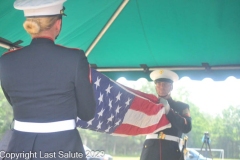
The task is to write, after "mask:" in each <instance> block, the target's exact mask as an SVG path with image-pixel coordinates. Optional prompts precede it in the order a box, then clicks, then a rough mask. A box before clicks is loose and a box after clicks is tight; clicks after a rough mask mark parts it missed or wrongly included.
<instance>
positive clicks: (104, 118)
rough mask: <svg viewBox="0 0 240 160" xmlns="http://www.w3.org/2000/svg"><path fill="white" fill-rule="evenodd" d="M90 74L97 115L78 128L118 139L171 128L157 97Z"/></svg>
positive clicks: (81, 122)
mask: <svg viewBox="0 0 240 160" xmlns="http://www.w3.org/2000/svg"><path fill="white" fill-rule="evenodd" d="M91 74H92V75H91V76H92V82H93V88H94V94H95V101H96V104H97V108H96V113H95V117H94V118H93V119H92V120H90V121H88V122H86V121H83V120H81V119H79V118H78V121H77V126H78V127H81V128H84V129H90V130H94V131H98V132H104V133H107V134H112V135H118V136H137V135H146V134H151V133H155V132H158V131H160V130H163V129H166V128H170V127H171V124H170V123H169V121H168V119H167V118H166V115H165V110H164V108H163V107H164V106H163V104H158V98H157V97H156V96H154V95H152V94H146V93H143V92H140V91H137V90H134V89H131V88H128V87H126V86H123V85H121V84H119V83H117V82H114V81H113V80H111V79H109V78H108V77H106V76H105V75H103V74H102V73H100V72H97V71H96V70H94V69H91Z"/></svg>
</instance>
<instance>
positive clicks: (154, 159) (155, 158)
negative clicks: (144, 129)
mask: <svg viewBox="0 0 240 160" xmlns="http://www.w3.org/2000/svg"><path fill="white" fill-rule="evenodd" d="M150 77H151V79H152V80H153V81H154V82H155V84H156V92H157V93H158V96H159V101H160V103H165V104H166V103H168V104H169V105H165V110H166V116H167V119H168V120H169V122H170V123H171V125H172V127H171V128H168V129H165V130H163V131H160V132H158V133H155V134H150V135H147V136H146V140H145V142H144V145H143V149H142V153H141V157H140V160H184V154H183V152H184V151H183V150H182V148H181V146H182V145H183V144H182V143H184V142H183V141H182V139H181V138H182V133H188V132H190V131H191V128H192V123H191V117H190V111H189V105H188V104H186V103H183V102H180V101H175V100H173V99H172V97H171V95H170V93H171V91H172V89H173V82H175V81H177V80H178V75H177V74H176V73H174V72H173V71H170V70H166V69H159V70H155V71H153V72H152V73H151V74H150ZM166 101H167V102H166ZM167 106H170V108H167Z"/></svg>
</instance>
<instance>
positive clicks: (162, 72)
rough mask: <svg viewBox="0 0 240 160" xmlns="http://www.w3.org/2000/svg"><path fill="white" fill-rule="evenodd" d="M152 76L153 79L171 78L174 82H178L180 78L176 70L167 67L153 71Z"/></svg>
mask: <svg viewBox="0 0 240 160" xmlns="http://www.w3.org/2000/svg"><path fill="white" fill-rule="evenodd" d="M150 78H151V79H152V80H153V81H155V80H157V79H160V78H165V79H170V80H172V81H173V82H176V81H178V79H179V77H178V75H177V74H176V73H175V72H173V71H171V70H167V69H159V70H155V71H152V72H151V74H150Z"/></svg>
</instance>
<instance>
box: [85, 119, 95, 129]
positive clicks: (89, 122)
mask: <svg viewBox="0 0 240 160" xmlns="http://www.w3.org/2000/svg"><path fill="white" fill-rule="evenodd" d="M93 120H94V118H93V119H91V120H90V121H88V122H87V124H88V125H87V127H89V126H90V125H92V122H93Z"/></svg>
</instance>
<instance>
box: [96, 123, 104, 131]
mask: <svg viewBox="0 0 240 160" xmlns="http://www.w3.org/2000/svg"><path fill="white" fill-rule="evenodd" d="M102 123H103V122H100V121H99V122H98V125H97V129H98V130H99V129H100V128H101V126H102Z"/></svg>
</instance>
